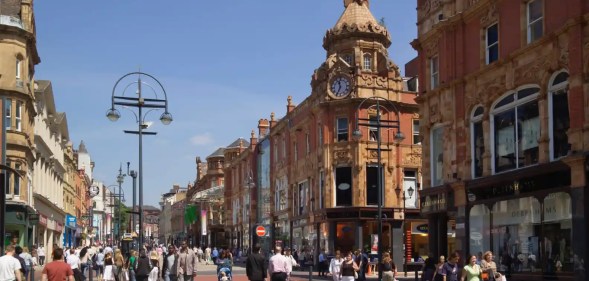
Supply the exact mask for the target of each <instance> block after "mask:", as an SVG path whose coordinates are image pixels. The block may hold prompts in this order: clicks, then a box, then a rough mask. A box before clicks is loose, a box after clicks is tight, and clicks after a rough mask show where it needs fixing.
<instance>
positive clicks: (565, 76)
mask: <svg viewBox="0 0 589 281" xmlns="http://www.w3.org/2000/svg"><path fill="white" fill-rule="evenodd" d="M568 79H569V74H568V73H566V72H561V73H559V74H558V75H556V77H555V78H554V81H552V85H553V86H554V85H558V84H560V83H563V82H566V81H567V80H568Z"/></svg>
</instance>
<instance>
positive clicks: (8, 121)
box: [4, 99, 12, 129]
mask: <svg viewBox="0 0 589 281" xmlns="http://www.w3.org/2000/svg"><path fill="white" fill-rule="evenodd" d="M4 111H5V112H6V117H5V121H4V122H5V123H6V129H10V128H11V127H12V99H6V104H4Z"/></svg>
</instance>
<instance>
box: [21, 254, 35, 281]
mask: <svg viewBox="0 0 589 281" xmlns="http://www.w3.org/2000/svg"><path fill="white" fill-rule="evenodd" d="M19 256H20V257H21V258H22V259H23V260H24V261H25V280H24V281H29V280H33V278H34V277H33V276H34V272H35V268H34V267H33V256H31V254H29V248H27V247H23V248H22V253H20V255H19ZM31 272H33V274H31Z"/></svg>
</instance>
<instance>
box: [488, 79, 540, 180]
mask: <svg viewBox="0 0 589 281" xmlns="http://www.w3.org/2000/svg"><path fill="white" fill-rule="evenodd" d="M539 91H540V89H539V88H538V87H536V86H528V87H525V88H521V89H520V90H517V91H515V92H511V93H510V94H508V95H506V96H503V97H502V98H501V99H500V100H499V101H498V102H497V103H496V104H495V106H494V107H493V111H492V115H491V118H492V122H491V124H492V125H491V132H492V133H493V136H492V139H493V141H494V145H493V158H494V161H493V171H494V172H495V173H499V172H503V171H508V170H513V169H518V168H522V167H526V166H529V165H533V164H537V163H538V152H539V151H538V137H539V136H540V118H539V116H540V114H539V111H538V92H539Z"/></svg>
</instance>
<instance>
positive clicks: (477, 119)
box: [470, 104, 485, 179]
mask: <svg viewBox="0 0 589 281" xmlns="http://www.w3.org/2000/svg"><path fill="white" fill-rule="evenodd" d="M481 110H482V112H480V111H481ZM484 115H485V108H484V107H483V106H482V105H480V104H479V105H476V106H475V107H474V108H473V110H472V113H471V114H470V154H471V165H470V166H471V167H470V169H471V173H472V178H473V179H474V178H480V177H482V176H483V175H482V174H481V175H480V176H477V175H476V139H475V138H476V136H475V128H474V126H475V125H476V123H481V126H482V123H483V118H484ZM483 148H485V135H484V131H483ZM480 161H484V159H483V158H482V156H481V160H480ZM482 164H483V165H484V163H482Z"/></svg>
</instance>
